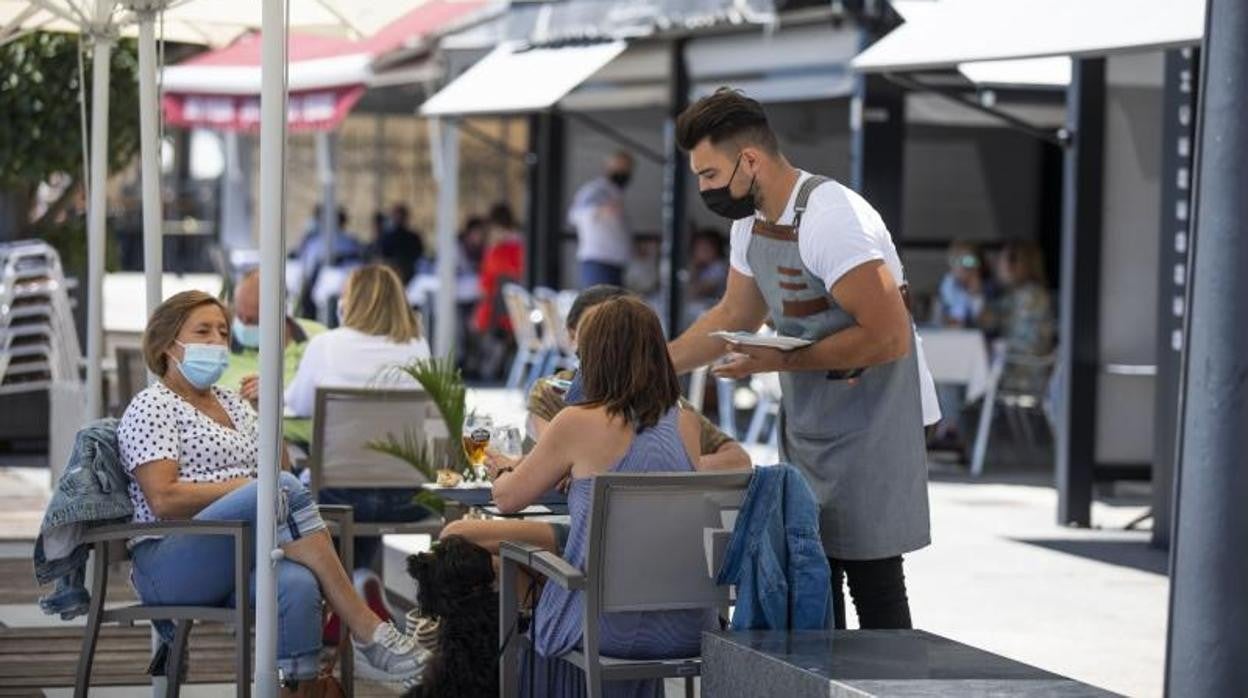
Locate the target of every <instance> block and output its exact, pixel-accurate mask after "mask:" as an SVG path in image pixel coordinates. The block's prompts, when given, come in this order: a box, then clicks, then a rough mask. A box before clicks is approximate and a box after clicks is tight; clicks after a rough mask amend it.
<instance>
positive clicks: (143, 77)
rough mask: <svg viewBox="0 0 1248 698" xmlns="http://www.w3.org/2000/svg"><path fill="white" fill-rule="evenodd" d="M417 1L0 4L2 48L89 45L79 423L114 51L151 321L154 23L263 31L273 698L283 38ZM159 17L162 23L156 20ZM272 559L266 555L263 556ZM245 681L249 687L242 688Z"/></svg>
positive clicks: (265, 459) (97, 284) (268, 603)
mask: <svg viewBox="0 0 1248 698" xmlns="http://www.w3.org/2000/svg"><path fill="white" fill-rule="evenodd" d="M417 4H419V0H371V1H370V2H367V3H359V2H354V0H289V4H288V2H287V1H285V0H263V2H262V3H259V4H258V3H256V2H255V1H254V0H121V1H120V2H119V1H118V0H27V1H22V2H19V1H15V0H0V42H5V41H9V40H12V39H13V38H14V37H17V36H21V35H23V34H25V33H28V32H30V31H38V30H47V31H65V32H75V33H81V34H83V35H87V36H89V37H90V38H91V40H92V42H93V45H92V51H93V59H94V65H93V75H92V118H91V139H90V141H91V156H90V158H89V159H90V170H91V173H90V201H89V202H88V209H87V239H88V244H87V253H88V271H87V286H88V291H87V292H88V304H87V333H88V334H87V385H86V389H87V391H88V393H87V414H86V418H87V419H95V418H97V417H99V416H100V414H101V413H102V409H101V394H100V392H101V391H100V388H101V384H102V381H101V378H102V373H101V358H102V344H103V332H102V322H101V318H102V309H103V304H102V303H103V299H102V295H103V275H104V233H105V230H104V223H105V217H104V216H105V199H106V197H105V194H106V180H107V175H108V171H107V168H108V163H107V157H106V156H107V140H106V139H107V134H108V93H109V63H110V60H109V59H110V55H111V51H112V44H113V42H114V41H115V40H116V38H117V37H118V36H120V35H133V34H137V35H138V37H139V43H140V46H139V57H140V66H139V72H140V76H139V83H140V109H141V113H140V120H141V123H140V134H141V138H142V143H141V150H142V156H141V157H142V165H143V199H144V204H143V218H144V220H143V235H144V266H145V269H146V272H147V275H148V287H147V301H148V312H149V313H150V312H151V310H152V309H154V307H155V305H156V304H158V303H159V302H160V301H161V294H160V278H161V274H162V272H163V264H162V263H161V260H160V244H161V243H160V240H161V230H160V225H161V213H160V205H159V201H160V191H159V156H158V153H159V147H160V144H159V143H158V142H156V135H157V129H156V119H157V118H158V112H157V111H156V110H157V109H158V107H157V105H156V72H157V66H156V60H155V58H156V48H155V44H156V40H155V35H156V31H155V28H156V25H157V21H158V20H161V21H160V24H161V25H162V26H163V27H164V30H165V37H166V38H169V39H177V40H180V41H190V42H195V43H207V44H214V45H219V44H222V43H225V42H227V41H229V40H230V39H232V38H234V37H236V36H238V35H239V34H240V33H241V32H243V31H247V30H250V29H256V28H260V29H262V32H263V42H264V43H263V49H262V51H263V66H262V85H261V107H260V109H261V124H260V230H261V236H260V270H261V279H262V288H261V293H260V313H261V319H260V325H261V327H260V331H261V343H260V353H261V366H260V370H261V375H263V376H265V380H264V381H262V382H261V389H260V426H259V431H260V471H259V477H258V482H259V487H258V494H257V517H256V519H257V521H263V522H267V525H260V526H257V527H256V550H257V565H256V662H255V671H256V688H257V693H258V694H259V695H260V696H264V697H266V698H269V697H272V696H276V695H277V688H278V685H277V678H278V677H277V668H276V657H277V633H276V630H277V586H276V582H277V580H276V576H275V574H274V565H273V564H261V563H262V562H265V561H270V562H274V563H275V562H276V560H277V559H278V558H280V556H281V551H280V550H278V549H277V548H276V544H275V540H276V537H275V533H276V532H275V530H274V524H275V520H276V511H277V495H278V493H277V473H278V471H279V469H280V463H281V450H280V449H281V429H282V356H283V352H282V332H283V329H284V327H283V326H284V322H283V320H284V317H285V313H284V308H285V302H284V296H285V283H284V279H283V277H284V274H285V269H284V265H283V261H284V257H285V232H284V231H285V227H284V217H285V191H284V178H283V174H284V169H285V144H286V96H287V90H286V74H285V73H286V32H287V30H288V29H289V28H290V27H292V26H294V27H298V28H300V29H307V30H310V31H320V32H324V33H332V34H340V35H346V36H350V37H353V38H360V37H362V36H364V35H367V34H369V33H372V32H374V31H376V30H377V29H379V28H381V27H382V26H384V25H386V24H388V23H389V22H391V21H393V20H394V19H395V18H397V17H398V16H399V15H401V14H402V13H403V12H405V11H407V10H410V9H411V8H412V7H414V6H416V5H417ZM161 15H163V16H161ZM266 551H268V552H266ZM243 680H245V679H243Z"/></svg>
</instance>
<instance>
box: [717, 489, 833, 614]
mask: <svg viewBox="0 0 1248 698" xmlns="http://www.w3.org/2000/svg"><path fill="white" fill-rule="evenodd" d="M716 582H717V583H719V584H735V585H736V587H737V602H736V607H735V610H734V611H733V616H732V629H733V630H752V629H769V630H823V629H826V628H827V627H828V626H829V624H830V620H831V603H830V597H829V591H830V588H831V586H830V584H831V571H830V568H829V566H828V559H827V557H826V556H825V555H824V552H823V544H822V543H820V540H819V505H818V503H817V502H816V501H815V494H814V492H813V491H812V490H811V489H810V485H809V484H807V482H806V480H805V478H804V477H802V473H801V472H800V471H798V470H797V469H796V468H794V467H792V466H790V465H783V464H781V465H774V466H765V467H760V468H756V469H755V470H754V475H753V477H751V478H750V487H749V489H748V490H747V492H746V495H745V501H744V503H743V504H742V506H741V512H740V514H738V515H737V522H736V526H735V527H734V529H733V533H732V537H731V539H730V540H729V542H728V551H727V553H726V555H725V559H724V564H723V566H722V567H721V568H720V570H719V575H718V577H717V579H716Z"/></svg>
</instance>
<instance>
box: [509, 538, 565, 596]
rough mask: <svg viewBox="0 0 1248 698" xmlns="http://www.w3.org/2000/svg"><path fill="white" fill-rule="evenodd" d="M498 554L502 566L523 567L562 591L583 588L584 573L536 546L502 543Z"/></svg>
mask: <svg viewBox="0 0 1248 698" xmlns="http://www.w3.org/2000/svg"><path fill="white" fill-rule="evenodd" d="M498 553H499V557H501V558H502V560H503V563H504V564H506V563H508V562H512V563H516V564H520V565H524V566H525V567H527V568H529V569H530V570H531V571H533V572H534V573H536V574H538V575H540V576H542V577H545V578H547V579H549V580H550V581H552V582H554V583H556V584H558V585H559V586H561V587H563V588H564V589H584V588H585V573H584V572H581V571H580V570H578V569H576V568H575V567H573V566H572V565H570V564H569V563H568V561H567V560H564V559H563V558H561V557H559V556H558V555H556V554H554V553H552V552H550V551H548V550H543V549H542V548H539V547H537V546H536V545H529V544H527V543H517V542H515V541H503V542H502V543H500V544H499V546H498Z"/></svg>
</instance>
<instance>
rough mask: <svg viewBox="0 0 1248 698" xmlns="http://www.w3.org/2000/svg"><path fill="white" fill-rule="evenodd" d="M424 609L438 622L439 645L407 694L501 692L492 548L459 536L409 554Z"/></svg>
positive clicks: (411, 697) (471, 697) (474, 696)
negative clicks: (431, 547)
mask: <svg viewBox="0 0 1248 698" xmlns="http://www.w3.org/2000/svg"><path fill="white" fill-rule="evenodd" d="M407 573H408V574H410V575H411V576H412V579H414V580H416V589H417V591H416V600H417V603H418V604H419V607H420V610H421V612H422V613H423V614H425V615H427V616H430V617H432V618H435V619H437V621H438V645H437V652H436V655H435V656H434V657H433V659H432V661H431V663H430V666H429V669H428V671H427V672H426V674H425V678H424V680H423V681H422V682H421V684H420V685H419V686H416V687H415V688H413V689H412V690H410V691H408V692H407V693H406V694H405V698H440V697H442V696H446V697H448V698H452V697H453V698H478V697H480V698H492V697H493V696H497V695H498V592H496V591H495V590H494V565H493V561H492V559H491V556H490V553H489V551H487V550H486V549H485V548H482V547H481V546H479V545H477V544H475V543H471V542H469V541H468V540H466V539H464V538H462V537H460V536H447V537H446V538H444V539H442V540H441V541H440V542H438V543H437V544H436V545H434V546H433V550H431V551H429V552H427V553H421V554H419V555H412V556H411V557H409V558H408V559H407Z"/></svg>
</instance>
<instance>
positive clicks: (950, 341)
mask: <svg viewBox="0 0 1248 698" xmlns="http://www.w3.org/2000/svg"><path fill="white" fill-rule="evenodd" d="M919 338H920V339H922V340H923V353H924V355H925V357H926V358H927V365H928V368H930V369H931V371H932V379H933V380H935V381H936V383H937V384H952V385H965V386H966V399H967V400H968V401H971V400H976V399H978V398H980V397H982V396H983V394H984V393H985V392H987V391H988V381H989V379H990V374H991V369H990V366H989V358H988V345H987V344H986V343H985V342H984V334H983V333H982V332H980V331H979V330H962V329H945V328H920V329H919Z"/></svg>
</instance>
